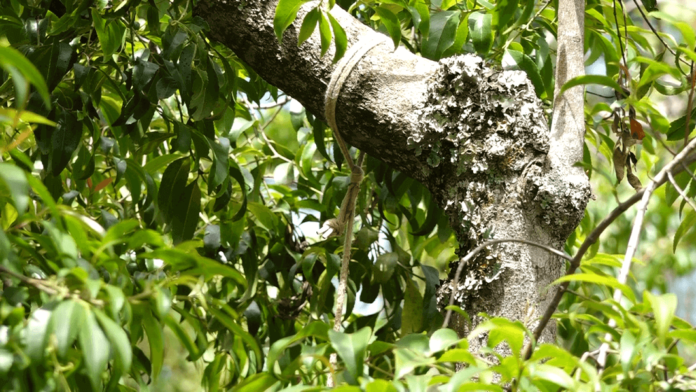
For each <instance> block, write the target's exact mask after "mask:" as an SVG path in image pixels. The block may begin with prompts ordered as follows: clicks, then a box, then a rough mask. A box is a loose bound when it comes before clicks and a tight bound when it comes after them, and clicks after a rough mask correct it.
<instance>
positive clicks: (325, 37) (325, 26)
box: [319, 12, 331, 57]
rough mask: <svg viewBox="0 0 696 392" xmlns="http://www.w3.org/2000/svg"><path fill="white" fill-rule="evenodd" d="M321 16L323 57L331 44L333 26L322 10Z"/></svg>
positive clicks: (320, 29)
mask: <svg viewBox="0 0 696 392" xmlns="http://www.w3.org/2000/svg"><path fill="white" fill-rule="evenodd" d="M320 16H321V17H320V18H319V35H320V37H321V57H324V55H325V54H326V51H327V50H329V46H330V45H331V27H330V25H329V22H328V21H327V20H326V16H324V13H323V12H322V13H321V15H320Z"/></svg>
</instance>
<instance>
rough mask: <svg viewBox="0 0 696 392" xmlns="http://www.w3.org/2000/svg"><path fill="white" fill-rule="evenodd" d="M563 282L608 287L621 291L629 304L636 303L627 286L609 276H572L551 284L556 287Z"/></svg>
mask: <svg viewBox="0 0 696 392" xmlns="http://www.w3.org/2000/svg"><path fill="white" fill-rule="evenodd" d="M563 282H587V283H594V284H601V285H605V286H609V287H611V288H614V289H619V290H621V292H622V293H623V295H624V296H625V297H626V298H628V299H629V300H630V301H631V302H633V303H636V296H635V294H633V290H631V288H630V287H628V286H627V285H625V284H621V283H619V281H618V280H616V278H614V277H611V276H602V275H595V274H591V273H581V274H572V275H565V276H562V277H560V278H558V279H556V280H555V281H554V282H553V283H551V284H552V285H557V284H560V283H563Z"/></svg>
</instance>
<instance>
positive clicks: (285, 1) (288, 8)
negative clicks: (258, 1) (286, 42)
mask: <svg viewBox="0 0 696 392" xmlns="http://www.w3.org/2000/svg"><path fill="white" fill-rule="evenodd" d="M305 2H306V0H280V1H279V2H278V5H276V12H275V17H274V18H273V31H275V34H276V37H277V38H278V42H280V43H282V42H283V33H284V32H285V29H287V28H288V27H289V26H290V25H291V24H292V22H294V21H295V18H297V11H298V10H299V9H300V6H301V5H302V4H304V3H305Z"/></svg>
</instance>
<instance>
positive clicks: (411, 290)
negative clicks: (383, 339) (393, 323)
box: [401, 279, 423, 336]
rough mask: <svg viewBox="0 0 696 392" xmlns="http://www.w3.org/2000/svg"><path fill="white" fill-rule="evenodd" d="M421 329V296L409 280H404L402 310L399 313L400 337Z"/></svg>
mask: <svg viewBox="0 0 696 392" xmlns="http://www.w3.org/2000/svg"><path fill="white" fill-rule="evenodd" d="M422 328H423V296H422V295H421V293H420V291H419V290H418V286H417V285H416V284H415V283H414V282H413V280H411V279H406V289H405V292H404V309H403V310H402V312H401V336H406V335H408V334H410V333H414V332H420V331H421V330H422Z"/></svg>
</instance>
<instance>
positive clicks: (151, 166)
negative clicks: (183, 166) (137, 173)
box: [143, 153, 182, 175]
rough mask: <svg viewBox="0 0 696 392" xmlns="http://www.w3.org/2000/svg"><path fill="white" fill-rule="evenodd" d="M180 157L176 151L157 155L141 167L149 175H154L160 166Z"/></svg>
mask: <svg viewBox="0 0 696 392" xmlns="http://www.w3.org/2000/svg"><path fill="white" fill-rule="evenodd" d="M181 158H182V156H181V155H180V154H177V153H173V154H166V155H160V156H158V157H155V158H152V159H149V160H148V161H147V163H146V164H145V166H143V169H145V171H146V172H148V173H150V175H154V174H156V173H157V172H159V170H160V169H161V168H163V167H165V166H167V165H169V164H170V163H172V162H174V161H176V160H177V159H181Z"/></svg>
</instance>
